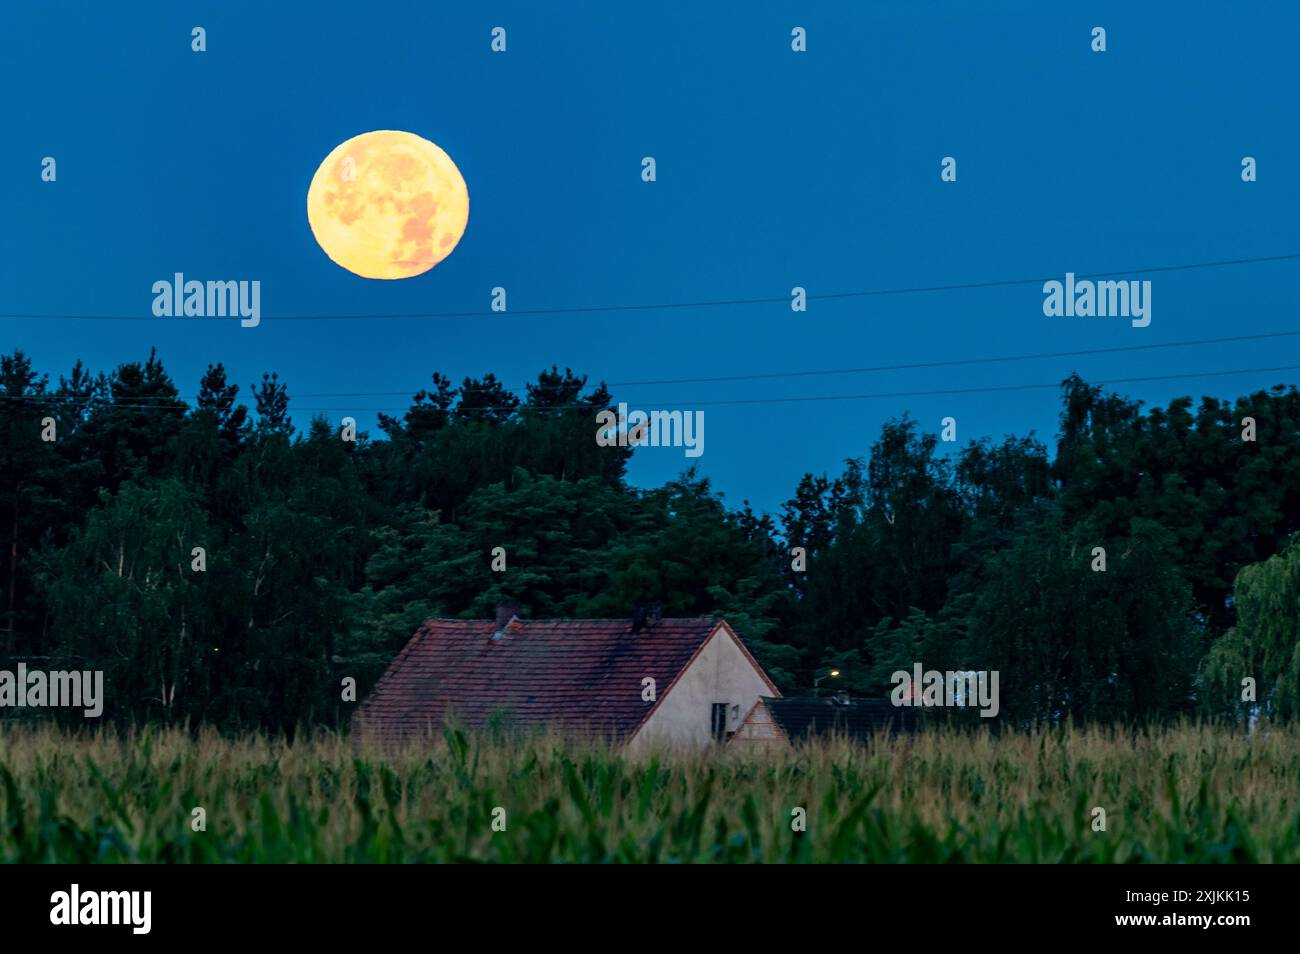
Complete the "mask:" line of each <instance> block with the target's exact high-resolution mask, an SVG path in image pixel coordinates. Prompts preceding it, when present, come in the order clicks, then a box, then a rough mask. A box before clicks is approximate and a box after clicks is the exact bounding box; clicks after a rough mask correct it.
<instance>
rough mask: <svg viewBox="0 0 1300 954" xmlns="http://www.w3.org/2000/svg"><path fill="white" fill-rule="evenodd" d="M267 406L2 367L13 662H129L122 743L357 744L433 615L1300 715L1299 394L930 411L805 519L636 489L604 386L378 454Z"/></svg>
mask: <svg viewBox="0 0 1300 954" xmlns="http://www.w3.org/2000/svg"><path fill="white" fill-rule="evenodd" d="M248 393H249V397H250V398H251V400H250V401H248V402H244V401H241V400H240V388H239V386H238V385H236V384H235V383H233V382H231V381H230V380H229V379H228V375H227V373H226V370H225V369H224V368H223V366H222V365H220V364H216V365H210V366H209V367H208V369H207V371H206V373H205V374H204V375H203V377H202V380H201V381H200V382H199V388H198V392H197V395H196V397H195V399H194V400H193V401H192V402H190V401H186V400H184V399H183V398H182V397H181V394H180V391H179V389H178V387H177V386H176V384H175V383H174V381H173V380H172V378H171V377H170V376H169V375H168V373H167V372H166V370H165V369H164V367H163V364H162V362H161V361H160V360H159V359H158V357H157V355H156V354H153V353H151V354H150V355H149V357H148V359H147V360H145V361H140V362H128V363H125V364H123V365H121V366H120V367H118V368H116V369H114V370H113V371H111V372H109V373H98V374H96V373H93V372H91V371H90V370H89V369H87V368H86V367H85V366H84V365H83V364H82V363H81V362H78V363H77V364H76V365H75V366H74V367H73V368H72V369H71V371H70V372H69V373H68V374H66V375H61V376H60V377H59V378H58V381H57V383H54V382H52V381H51V380H50V378H49V376H48V375H47V374H42V373H39V372H38V371H37V370H36V369H34V368H33V366H32V363H31V361H30V359H29V358H27V357H26V356H25V355H24V354H22V353H21V352H15V353H13V354H10V355H4V356H0V440H2V441H3V444H2V445H0V586H3V587H4V591H3V593H4V595H3V598H2V599H0V611H2V612H0V657H2V658H3V659H5V660H8V661H9V662H8V663H6V665H8V666H9V668H12V665H11V664H12V663H13V662H15V661H19V660H26V661H28V664H29V666H36V665H38V663H37V662H36V661H39V665H40V666H41V668H49V669H102V670H104V672H105V685H106V686H107V693H106V694H107V699H106V710H105V711H106V715H107V716H109V717H111V718H113V719H116V720H122V721H137V722H139V721H159V722H188V723H190V724H191V725H198V724H213V725H217V726H220V727H222V728H227V729H232V730H234V729H246V728H266V729H270V730H273V731H293V730H294V729H295V728H296V727H300V726H304V725H312V724H320V723H325V724H332V723H336V722H341V721H344V720H346V719H347V717H348V716H349V715H350V713H351V711H352V708H353V704H352V703H351V702H350V701H344V700H343V699H342V694H341V692H340V683H341V680H342V679H343V678H344V677H346V676H352V677H354V678H355V679H357V680H358V682H359V690H360V693H361V694H362V695H364V692H365V691H366V690H367V689H368V687H369V686H370V685H371V684H373V681H374V680H375V679H376V678H377V677H378V675H379V673H380V672H382V670H383V667H384V666H385V665H386V664H387V662H388V661H389V660H390V659H391V658H392V656H393V655H394V654H395V653H396V652H397V651H398V650H399V649H400V648H401V646H402V645H403V644H404V643H405V641H406V640H407V639H409V637H410V636H411V634H412V633H413V632H414V631H415V629H416V627H417V626H418V625H419V623H420V622H421V621H422V620H424V619H426V618H428V617H430V616H444V617H466V618H470V617H489V616H491V615H492V613H493V610H494V607H495V606H496V604H497V603H498V602H500V601H502V600H506V599H512V600H516V601H518V602H519V603H520V604H521V605H522V606H523V607H524V610H525V614H526V615H528V616H531V617H534V618H545V617H624V616H627V615H629V610H630V607H631V606H633V605H634V604H635V603H637V602H644V601H654V602H657V603H659V604H660V605H661V606H662V608H663V612H664V614H665V615H669V616H697V615H711V614H720V615H724V616H726V617H727V619H728V620H729V621H730V622H731V623H732V624H733V626H734V627H735V628H736V629H737V630H738V631H739V632H740V633H742V635H743V636H744V637H745V638H746V640H747V642H748V644H749V645H750V647H751V649H752V650H753V651H754V652H755V654H756V656H757V657H758V658H759V660H760V661H761V662H762V663H763V664H764V666H765V667H766V668H767V669H768V672H769V674H771V675H772V676H773V678H774V680H775V681H776V682H777V684H778V685H779V686H780V687H781V688H782V689H783V691H786V692H799V691H806V690H807V689H808V688H809V687H810V686H811V685H812V684H813V682H814V679H815V678H816V676H817V674H818V673H819V672H821V671H823V670H825V669H827V668H830V667H835V668H837V669H838V670H840V671H841V673H842V675H841V677H840V679H839V681H838V685H839V686H841V687H842V688H846V689H849V690H851V691H855V692H860V693H869V694H882V695H883V694H884V693H886V692H887V691H888V688H889V683H890V674H891V673H892V672H893V671H895V670H897V669H910V668H911V666H912V665H913V663H915V662H922V663H923V664H924V665H925V667H926V668H927V669H941V670H943V669H952V670H965V669H988V670H998V671H999V672H1000V674H1001V696H1002V704H1001V710H1002V715H1001V720H1000V721H1003V722H1007V721H1010V722H1012V723H1027V722H1034V721H1037V722H1043V721H1046V722H1056V721H1060V720H1064V719H1066V718H1073V719H1075V720H1079V721H1130V722H1146V721H1153V720H1165V719H1171V718H1177V717H1179V716H1184V715H1191V714H1207V715H1213V716H1217V717H1226V718H1235V719H1245V718H1249V717H1253V716H1264V717H1270V718H1292V717H1294V716H1295V714H1296V710H1297V707H1298V705H1300V700H1298V698H1297V697H1298V695H1300V643H1298V642H1297V620H1298V619H1300V572H1297V570H1300V549H1297V548H1296V547H1288V537H1289V535H1290V534H1292V533H1293V532H1294V531H1296V530H1297V529H1300V394H1298V393H1297V391H1296V389H1295V387H1283V386H1277V387H1274V388H1272V389H1270V390H1263V391H1256V392H1253V393H1250V394H1246V395H1243V396H1240V397H1238V398H1236V399H1234V400H1231V401H1228V400H1223V399H1219V398H1213V397H1205V398H1202V399H1200V401H1199V402H1196V401H1194V400H1193V399H1192V398H1187V397H1184V398H1178V399H1176V400H1174V401H1171V402H1170V403H1169V404H1168V406H1166V407H1151V408H1147V407H1144V406H1143V404H1142V403H1141V402H1138V401H1136V400H1132V399H1129V398H1126V397H1124V396H1122V395H1118V394H1114V393H1106V392H1104V391H1103V390H1102V389H1101V388H1099V387H1096V386H1092V385H1089V384H1088V383H1087V382H1085V381H1084V380H1082V379H1081V378H1080V377H1078V376H1077V375H1072V376H1070V377H1069V378H1067V379H1066V380H1065V381H1064V382H1063V383H1062V388H1061V398H1060V400H1061V410H1060V425H1059V433H1058V434H1057V435H1056V447H1055V450H1054V453H1049V451H1048V448H1047V446H1046V445H1045V444H1044V443H1042V442H1041V441H1040V440H1039V439H1037V438H1036V437H1034V436H1033V435H1029V436H1008V437H1006V438H1004V439H1002V440H1001V441H995V440H991V439H982V440H977V441H970V442H968V443H966V444H965V445H962V446H957V445H955V444H944V443H943V442H941V441H940V440H939V438H938V436H937V435H935V434H933V433H929V432H927V431H925V430H924V429H923V428H921V427H920V426H919V425H918V423H917V422H916V421H914V420H912V419H910V418H909V417H907V416H904V417H902V418H899V419H895V420H892V421H890V422H888V423H886V424H885V425H884V426H883V427H882V428H881V431H880V433H879V435H878V436H877V437H876V439H875V440H874V441H873V442H872V443H871V445H870V447H868V448H865V449H864V450H865V452H864V453H863V455H862V456H861V457H856V458H852V459H849V460H847V461H845V462H844V464H843V467H842V469H841V470H840V472H839V473H836V474H813V473H809V474H806V475H805V476H804V477H803V478H802V480H800V482H799V484H798V486H797V487H795V488H794V489H793V492H792V494H791V497H790V499H789V500H788V501H786V502H785V504H784V505H783V506H782V507H781V508H780V511H779V512H778V513H776V514H774V515H773V514H765V513H759V512H756V511H755V510H754V509H753V508H752V507H751V506H750V505H749V504H748V503H747V502H745V503H742V505H741V506H739V507H731V506H728V505H727V504H726V503H725V502H724V500H723V498H722V496H721V495H720V494H719V493H717V492H716V491H715V490H714V489H713V487H712V486H711V485H710V482H709V481H708V480H707V479H706V478H704V477H702V476H701V475H700V474H699V473H698V471H696V470H695V469H691V470H687V471H686V472H684V473H682V474H681V475H680V476H679V477H678V478H677V479H675V480H672V481H669V482H667V483H665V484H664V485H663V486H660V487H653V488H637V487H634V486H632V485H630V484H629V483H628V481H627V479H626V469H627V463H628V459H629V456H630V454H631V453H632V452H633V451H632V450H631V449H628V448H619V447H600V446H598V445H597V443H596V441H595V439H594V435H595V424H594V422H595V415H596V413H597V412H598V411H600V410H603V409H605V408H608V407H611V406H612V405H613V403H614V399H613V396H612V395H611V394H610V392H609V391H608V389H607V388H606V387H605V386H604V385H603V384H601V385H594V386H592V385H589V383H588V380H587V378H586V377H585V376H581V375H577V374H575V373H574V372H573V371H571V370H569V369H565V370H564V371H562V372H561V371H560V370H559V369H558V368H551V369H548V370H544V371H542V372H541V373H540V374H539V375H538V376H537V379H536V381H535V382H533V383H531V384H529V385H528V386H527V387H526V389H525V392H524V394H523V395H516V394H515V393H513V392H512V391H511V390H509V389H508V388H506V387H505V386H504V385H503V384H502V383H501V382H500V381H499V380H497V378H496V377H495V376H494V375H492V374H490V373H489V374H486V375H484V376H483V377H481V378H476V379H472V378H466V379H465V380H463V381H462V382H461V383H460V384H459V385H454V384H453V383H452V382H451V380H450V379H448V378H447V377H445V376H444V375H442V374H438V373H435V374H433V375H432V377H431V381H430V385H429V387H428V388H426V389H424V390H422V391H420V392H419V393H417V394H416V395H415V396H414V397H413V399H412V401H411V404H410V407H409V408H408V409H407V410H406V412H405V413H404V414H403V415H401V416H400V417H390V416H387V415H380V418H379V429H380V430H381V431H382V432H383V434H382V437H379V436H373V437H372V436H371V435H369V434H367V433H364V432H362V433H359V434H358V435H357V436H356V440H355V441H345V440H342V439H340V434H339V430H338V428H337V426H336V425H335V424H334V423H331V422H329V421H327V420H326V419H324V418H323V417H314V418H312V419H311V420H310V421H308V422H306V423H305V425H303V426H301V427H299V426H298V425H296V424H295V422H294V421H293V420H292V418H291V415H290V400H289V393H288V388H287V386H286V384H285V383H284V382H283V381H281V380H280V379H279V377H278V376H277V375H276V374H273V373H269V374H266V375H263V377H262V379H261V381H260V382H257V383H256V384H254V386H253V387H252V388H251V389H249V392H248ZM250 405H251V406H250ZM1248 418H1249V419H1250V421H1251V423H1250V425H1249V427H1248V426H1247V425H1246V424H1245V423H1243V422H1244V421H1246V419H1248ZM51 437H52V438H53V439H50V438H51ZM498 547H500V548H503V550H504V560H505V566H506V568H505V570H504V572H501V571H499V569H498V570H494V569H493V558H492V556H491V554H492V552H493V550H494V548H498ZM196 548H201V551H202V553H201V557H200V556H196ZM796 548H798V549H796ZM1099 554H1100V563H1099V556H1098V555H1099ZM196 561H197V562H196ZM497 562H498V564H499V562H500V561H499V560H498V561H497ZM198 566H201V569H196V567H198ZM1099 567H1103V568H1099ZM1246 678H1249V679H1251V680H1254V683H1253V687H1252V688H1251V690H1250V691H1249V692H1247V691H1245V690H1244V689H1243V682H1242V680H1243V679H1246Z"/></svg>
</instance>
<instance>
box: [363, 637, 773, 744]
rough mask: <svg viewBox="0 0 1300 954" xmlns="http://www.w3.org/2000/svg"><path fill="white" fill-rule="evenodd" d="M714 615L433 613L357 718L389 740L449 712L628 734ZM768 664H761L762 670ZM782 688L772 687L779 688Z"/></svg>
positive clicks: (466, 718)
mask: <svg viewBox="0 0 1300 954" xmlns="http://www.w3.org/2000/svg"><path fill="white" fill-rule="evenodd" d="M720 622H721V621H720V620H719V619H716V618H711V617H701V618H699V619H660V620H656V621H654V622H651V623H648V624H647V625H646V626H645V628H643V629H642V630H641V631H640V632H638V633H633V632H632V624H631V621H630V620H537V621H532V620H518V619H515V620H512V621H511V623H510V624H509V626H507V627H506V629H505V630H504V631H503V632H502V633H501V634H500V635H497V626H496V623H494V622H493V621H491V620H482V621H479V620H448V619H431V620H429V621H427V622H426V623H425V624H424V625H423V626H421V627H420V629H419V631H418V632H416V634H415V636H413V637H412V638H411V641H410V642H409V643H407V644H406V647H405V648H404V649H403V650H402V651H401V652H400V653H399V654H398V655H397V658H396V659H394V660H393V662H392V663H391V664H390V665H389V667H388V670H387V671H386V672H385V673H384V675H383V676H382V677H381V678H380V680H379V682H378V683H377V684H376V685H375V689H374V691H373V692H372V693H371V695H370V697H369V698H368V699H366V701H365V702H364V703H363V704H362V705H361V707H360V708H359V709H358V710H357V713H356V717H355V719H354V727H355V728H357V729H358V730H359V731H361V732H363V733H365V734H367V735H371V736H374V737H377V738H379V739H380V740H383V741H395V740H400V739H403V738H408V737H411V736H413V735H419V734H421V733H424V732H428V731H430V730H433V731H436V730H438V729H439V728H440V727H441V725H442V722H443V720H444V718H446V717H447V716H448V715H449V714H452V715H453V716H454V718H455V719H456V721H457V722H459V723H460V724H463V725H465V726H466V727H469V728H482V727H484V726H486V725H488V724H489V723H490V722H491V720H492V719H493V718H494V717H499V718H501V719H502V720H503V722H504V723H505V724H506V725H509V726H513V727H524V728H531V727H541V726H556V727H559V728H567V729H570V730H577V731H587V732H594V733H598V734H602V735H607V736H609V737H610V738H611V739H614V740H624V739H626V738H627V737H629V736H630V735H631V734H632V732H633V731H635V730H636V728H637V727H638V726H639V725H640V724H641V722H642V721H643V720H644V719H645V718H646V716H647V715H648V714H649V713H650V711H651V709H653V708H654V705H655V703H654V702H645V701H643V700H642V699H641V691H642V687H641V680H642V679H644V678H645V677H646V676H651V677H653V678H654V680H655V686H656V690H657V692H658V698H663V696H664V695H665V694H666V693H667V691H668V689H669V687H670V686H671V684H672V683H673V681H674V680H675V679H676V678H677V676H678V675H679V674H680V673H681V671H682V670H683V669H684V668H685V667H686V664H687V663H688V662H689V661H690V660H691V658H692V657H693V656H694V654H695V653H696V651H697V650H698V649H699V648H700V647H701V646H702V645H703V644H704V642H705V641H706V640H707V639H708V637H709V635H710V634H712V633H713V631H714V630H715V629H716V628H717V627H718V625H719V624H720ZM760 671H761V670H760ZM774 691H775V690H774Z"/></svg>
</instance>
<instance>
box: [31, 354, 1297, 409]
mask: <svg viewBox="0 0 1300 954" xmlns="http://www.w3.org/2000/svg"><path fill="white" fill-rule="evenodd" d="M1297 370H1300V364H1286V365H1278V366H1275V367H1269V368H1235V369H1232V370H1228V371H1192V372H1186V373H1181V374H1152V375H1141V376H1138V377H1126V378H1106V379H1102V380H1098V381H1090V382H1088V383H1089V384H1092V385H1110V384H1134V383H1138V382H1150V381H1178V380H1184V379H1188V378H1214V377H1224V376H1230V375H1237V374H1269V373H1273V372H1277V371H1297ZM1060 386H1061V383H1060V382H1059V381H1057V382H1051V383H1046V384H999V385H992V386H989V387H982V388H942V389H935V390H925V391H878V392H874V393H870V394H826V395H822V394H817V395H806V396H799V397H776V398H772V397H769V398H735V399H726V400H712V401H648V400H640V401H638V402H637V403H639V404H645V405H649V406H653V407H654V408H655V409H664V408H667V407H682V408H691V409H693V408H698V407H723V406H728V405H754V404H792V403H804V402H816V401H861V400H869V399H874V398H900V397H934V396H948V395H955V394H989V393H993V392H1004V391H1031V390H1044V389H1054V388H1059V387H1060ZM1292 387H1294V385H1292ZM20 400H31V401H32V402H34V403H49V402H50V401H51V400H65V399H63V398H45V397H41V396H38V395H31V396H30V397H27V398H21V399H20ZM80 403H83V404H84V403H86V402H80ZM622 403H624V404H628V403H631V402H629V401H623V402H622ZM101 406H102V407H103V408H104V409H111V408H128V409H132V410H153V411H189V410H193V409H192V408H190V407H189V405H186V404H179V405H178V404H174V403H173V404H164V405H159V404H132V403H120V404H119V403H110V404H105V405H101ZM523 409H526V408H520V407H519V406H518V405H513V404H511V405H496V406H485V407H474V408H472V409H471V410H472V411H475V412H478V411H515V410H523ZM289 410H290V411H292V412H294V413H297V412H300V411H349V412H351V413H354V414H364V413H371V412H384V411H403V410H407V408H401V407H392V406H388V407H350V406H333V407H290V408H289ZM538 410H540V411H579V410H581V411H596V410H604V408H598V406H597V405H594V404H557V405H552V406H548V407H544V408H538ZM446 413H448V414H449V415H451V416H453V417H455V416H456V415H457V411H456V410H455V409H449V410H448V411H447V412H446Z"/></svg>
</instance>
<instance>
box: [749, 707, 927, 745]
mask: <svg viewBox="0 0 1300 954" xmlns="http://www.w3.org/2000/svg"><path fill="white" fill-rule="evenodd" d="M762 701H763V704H764V705H765V706H767V710H768V711H769V712H770V713H772V718H773V719H774V720H776V724H777V725H778V726H780V727H781V731H782V732H784V733H785V736H786V738H787V739H789V740H790V741H792V742H793V741H795V740H797V739H802V738H807V737H809V736H813V735H827V734H844V735H848V736H852V737H854V738H863V737H866V736H869V735H871V734H872V733H876V732H886V731H890V732H912V731H915V729H916V711H915V710H914V709H912V708H911V707H908V706H895V705H893V704H892V703H891V702H890V701H889V700H888V699H859V698H852V697H850V698H848V699H847V701H845V700H836V699H835V698H833V697H827V696H794V697H788V698H784V699H774V698H771V697H769V696H763V698H762Z"/></svg>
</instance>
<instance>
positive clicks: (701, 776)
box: [0, 725, 1300, 863]
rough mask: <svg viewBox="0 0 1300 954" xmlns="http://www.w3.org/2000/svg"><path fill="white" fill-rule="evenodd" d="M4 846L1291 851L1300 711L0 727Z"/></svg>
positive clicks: (443, 856) (420, 855) (1178, 854)
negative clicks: (921, 722)
mask: <svg viewBox="0 0 1300 954" xmlns="http://www.w3.org/2000/svg"><path fill="white" fill-rule="evenodd" d="M1097 809H1102V810H1104V816H1103V815H1101V814H1099V813H1098V812H1097V811H1096V810H1097ZM1103 823H1104V830H1098V829H1099V828H1100V827H1101V825H1102V824H1103ZM0 860H3V861H5V862H110V863H120V862H168V863H175V862H201V863H212V862H304V863H306V862H588V863H590V862H624V863H640V862H733V863H734V862H801V863H802V862H872V863H884V862H1099V863H1126V862H1211V863H1212V862H1297V861H1300V729H1298V728H1296V727H1285V728H1272V729H1265V730H1262V731H1259V732H1256V733H1255V734H1254V735H1250V736H1248V735H1246V734H1245V733H1244V732H1242V731H1240V730H1231V729H1225V728H1215V727H1210V726H1200V725H1184V726H1181V727H1174V728H1168V729H1152V730H1143V731H1134V730H1124V729H1077V728H1067V729H1059V730H1050V731H1048V730H1045V731H1040V732H1026V733H1019V734H1005V733H1004V734H1002V735H1000V736H999V735H993V734H990V733H988V732H987V731H984V730H978V729H975V730H959V729H941V730H937V731H933V732H926V733H923V734H921V735H918V736H916V737H911V738H908V737H899V738H880V739H877V740H876V741H875V742H874V744H872V745H871V746H869V747H868V746H863V745H862V744H859V743H852V742H849V741H846V740H829V741H825V742H819V743H815V744H809V745H806V746H801V747H798V748H794V749H783V750H779V751H777V750H764V751H760V752H755V751H745V752H737V751H733V750H731V749H726V750H715V751H710V752H705V753H693V754H684V753H678V754H674V753H666V752H665V753H659V754H645V755H641V756H629V755H626V754H623V753H621V752H619V751H618V750H613V749H610V748H607V747H604V746H599V745H593V744H591V743H589V742H584V741H581V740H575V739H566V738H562V737H559V736H554V735H542V736H533V737H525V738H519V737H514V738H512V737H503V736H494V735H491V734H465V733H463V732H460V731H457V730H448V731H447V732H445V733H444V734H443V735H442V736H440V737H436V738H431V739H429V740H427V741H426V742H425V743H423V744H420V745H412V746H410V747H408V748H406V749H405V750H403V751H400V752H381V751H367V750H364V749H360V748H357V747H355V746H354V745H353V743H352V741H351V740H350V739H348V738H347V737H346V736H342V735H339V734H335V733H318V734H315V735H311V736H305V735H303V736H299V737H298V738H297V739H296V740H295V741H294V742H293V743H292V744H289V743H287V742H285V741H284V740H282V739H272V738H267V737H264V736H256V735H254V736H246V737H242V738H234V739H231V738H225V737H222V736H220V735H217V734H216V733H199V734H198V736H197V738H196V737H195V736H193V735H191V734H190V733H188V732H185V731H182V730H175V729H167V730H161V729H152V728H149V729H140V730H135V731H130V732H125V733H118V732H114V731H112V730H97V731H95V732H86V731H79V732H70V731H66V730H60V729H57V728H54V727H52V726H51V727H34V728H33V727H17V726H13V725H11V726H9V727H5V728H0Z"/></svg>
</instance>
